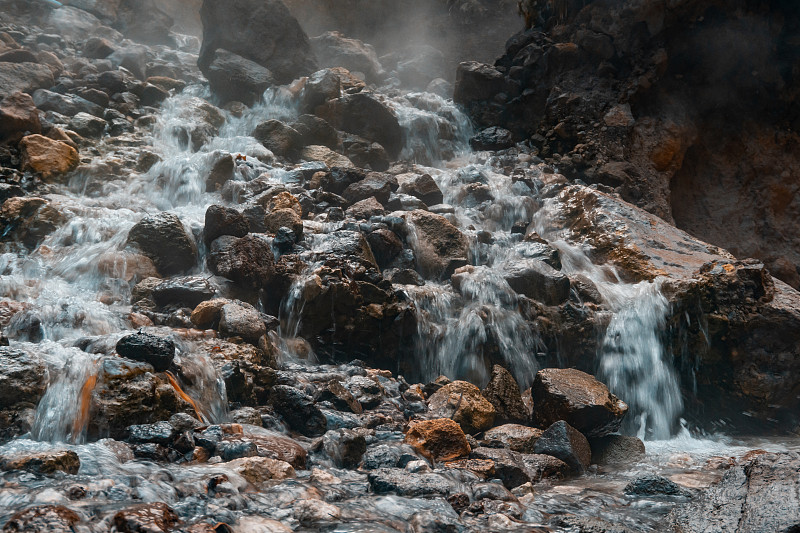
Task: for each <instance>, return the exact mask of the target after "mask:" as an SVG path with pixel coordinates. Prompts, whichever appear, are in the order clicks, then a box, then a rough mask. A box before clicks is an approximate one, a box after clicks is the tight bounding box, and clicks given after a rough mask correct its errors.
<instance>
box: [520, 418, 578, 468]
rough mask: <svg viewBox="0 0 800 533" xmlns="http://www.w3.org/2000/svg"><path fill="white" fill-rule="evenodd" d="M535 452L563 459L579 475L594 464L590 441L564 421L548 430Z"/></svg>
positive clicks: (536, 446) (537, 442)
mask: <svg viewBox="0 0 800 533" xmlns="http://www.w3.org/2000/svg"><path fill="white" fill-rule="evenodd" d="M533 450H534V452H536V453H537V454H543V455H552V456H553V457H556V458H558V459H561V460H562V461H564V462H565V463H567V464H568V465H569V466H570V468H571V469H572V470H573V471H574V472H576V473H579V474H582V473H583V472H584V471H585V470H586V469H587V468H588V467H589V465H590V464H591V462H592V450H591V448H590V447H589V441H588V440H586V437H584V436H583V434H581V432H580V431H578V430H577V429H575V428H573V427H572V426H570V425H569V424H567V423H566V422H564V421H563V420H562V421H559V422H556V423H555V424H553V425H551V426H550V427H549V428H547V429H546V430H545V431H544V433H542V435H541V436H540V437H539V439H538V440H537V441H536V445H535V446H534V448H533Z"/></svg>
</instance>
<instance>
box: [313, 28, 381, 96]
mask: <svg viewBox="0 0 800 533" xmlns="http://www.w3.org/2000/svg"><path fill="white" fill-rule="evenodd" d="M310 42H311V49H312V50H313V52H314V55H315V56H316V58H317V62H318V63H319V66H321V67H343V68H346V69H347V70H349V71H350V72H360V73H362V74H363V75H364V76H365V78H366V80H367V81H368V82H371V83H376V82H380V81H382V80H381V77H382V76H383V67H382V66H381V64H380V61H378V54H376V53H375V49H374V48H373V47H372V46H370V45H368V44H365V43H363V42H361V41H359V40H358V39H349V38H347V37H345V36H344V35H342V34H341V33H339V32H336V31H329V32H326V33H323V34H322V35H320V36H318V37H314V38H312V39H311V40H310Z"/></svg>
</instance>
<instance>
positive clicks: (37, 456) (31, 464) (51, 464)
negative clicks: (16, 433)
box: [0, 450, 81, 476]
mask: <svg viewBox="0 0 800 533" xmlns="http://www.w3.org/2000/svg"><path fill="white" fill-rule="evenodd" d="M80 467H81V460H80V458H79V457H78V454H77V453H75V452H73V451H72V450H62V451H53V452H44V453H33V454H12V455H9V456H0V470H6V471H9V470H25V471H26V472H31V473H33V474H42V475H52V474H55V473H56V472H64V473H66V474H69V475H73V476H74V475H76V474H77V473H78V470H79V469H80Z"/></svg>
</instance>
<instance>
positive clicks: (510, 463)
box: [470, 447, 570, 489]
mask: <svg viewBox="0 0 800 533" xmlns="http://www.w3.org/2000/svg"><path fill="white" fill-rule="evenodd" d="M470 457H472V458H474V459H485V460H491V461H492V462H494V469H495V474H496V476H497V477H498V478H499V479H500V480H502V481H503V485H504V486H505V487H506V488H509V489H513V488H516V487H519V486H520V485H524V484H525V483H538V482H540V481H541V480H543V479H546V478H556V479H559V478H564V477H566V476H567V475H568V474H569V471H570V468H569V466H568V465H567V464H566V463H565V462H563V461H561V460H559V459H557V458H556V457H552V456H549V455H540V454H523V453H517V452H514V451H511V450H504V449H502V448H483V447H481V448H475V449H474V450H473V451H472V454H470Z"/></svg>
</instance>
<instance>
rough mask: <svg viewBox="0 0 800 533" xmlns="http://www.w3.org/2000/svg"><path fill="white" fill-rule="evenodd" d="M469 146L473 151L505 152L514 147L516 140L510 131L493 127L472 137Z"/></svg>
mask: <svg viewBox="0 0 800 533" xmlns="http://www.w3.org/2000/svg"><path fill="white" fill-rule="evenodd" d="M469 145H470V146H471V147H472V149H473V150H503V149H505V148H511V147H512V146H514V138H513V136H512V135H511V132H510V131H508V130H506V129H503V128H498V127H496V126H493V127H491V128H486V129H485V130H483V131H481V132H480V133H478V134H477V135H475V136H474V137H472V138H471V139H470V140H469Z"/></svg>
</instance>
